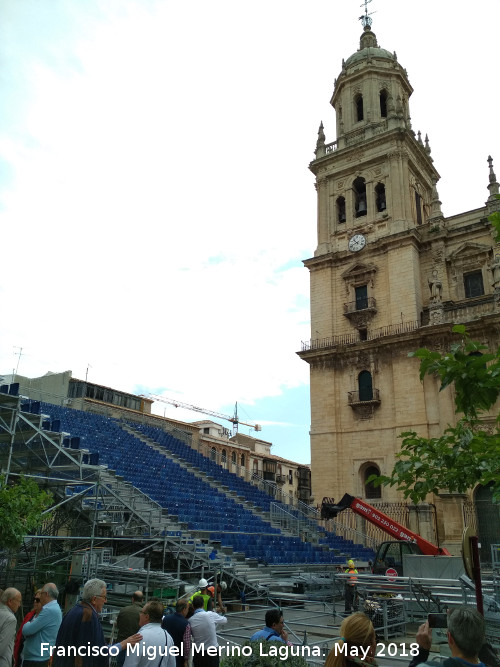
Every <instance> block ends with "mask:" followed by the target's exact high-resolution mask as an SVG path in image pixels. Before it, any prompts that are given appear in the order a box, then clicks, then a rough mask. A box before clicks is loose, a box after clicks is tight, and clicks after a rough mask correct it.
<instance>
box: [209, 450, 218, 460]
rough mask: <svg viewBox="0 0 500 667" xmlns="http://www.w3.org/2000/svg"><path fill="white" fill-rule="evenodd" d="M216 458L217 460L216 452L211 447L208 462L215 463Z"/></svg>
mask: <svg viewBox="0 0 500 667" xmlns="http://www.w3.org/2000/svg"><path fill="white" fill-rule="evenodd" d="M216 458H217V450H216V449H215V447H212V449H211V450H210V460H211V461H215V459H216Z"/></svg>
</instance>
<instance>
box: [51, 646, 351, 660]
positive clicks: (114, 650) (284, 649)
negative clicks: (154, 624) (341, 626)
mask: <svg viewBox="0 0 500 667" xmlns="http://www.w3.org/2000/svg"><path fill="white" fill-rule="evenodd" d="M346 648H347V647H346ZM40 653H41V657H42V658H48V656H49V655H50V656H52V655H55V656H58V657H62V658H66V657H77V656H78V657H81V658H87V657H94V658H95V657H97V656H100V655H102V656H109V657H113V656H117V655H118V653H120V648H119V646H116V645H115V646H90V642H89V643H88V644H87V646H57V647H56V646H51V645H50V644H48V643H45V642H44V643H42V645H41V647H40ZM198 654H199V655H208V656H211V657H215V656H219V657H233V656H245V657H249V656H251V655H252V654H253V647H252V646H238V645H237V644H226V646H207V647H206V648H205V647H204V646H203V644H191V655H193V656H194V655H198ZM126 655H137V656H140V657H147V658H149V659H150V660H155V659H156V657H157V656H168V655H172V656H182V657H183V656H184V651H183V646H182V645H181V647H180V648H178V647H177V646H171V647H170V648H167V647H166V646H161V647H160V646H144V644H141V643H139V644H136V645H135V646H127V648H126ZM259 655H260V656H273V657H277V658H280V659H281V660H287V658H289V657H291V656H303V657H317V658H320V657H321V649H320V648H319V646H299V645H296V646H287V645H286V644H281V643H278V642H265V643H262V644H260V649H259Z"/></svg>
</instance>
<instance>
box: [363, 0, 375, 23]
mask: <svg viewBox="0 0 500 667" xmlns="http://www.w3.org/2000/svg"><path fill="white" fill-rule="evenodd" d="M371 1H372V0H365V1H364V2H363V4H362V5H360V7H364V8H365V13H364V14H362V15H361V16H360V17H359V20H360V21H361V23H362V24H363V28H370V27H371V25H372V19H371V18H370V16H371V15H372V14H375V12H370V13H368V3H369V2H371Z"/></svg>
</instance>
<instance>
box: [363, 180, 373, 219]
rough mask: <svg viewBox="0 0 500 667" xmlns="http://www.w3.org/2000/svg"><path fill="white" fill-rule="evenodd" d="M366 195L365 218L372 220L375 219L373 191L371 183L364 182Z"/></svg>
mask: <svg viewBox="0 0 500 667" xmlns="http://www.w3.org/2000/svg"><path fill="white" fill-rule="evenodd" d="M365 194H366V218H367V220H373V219H374V218H375V191H374V189H373V181H365Z"/></svg>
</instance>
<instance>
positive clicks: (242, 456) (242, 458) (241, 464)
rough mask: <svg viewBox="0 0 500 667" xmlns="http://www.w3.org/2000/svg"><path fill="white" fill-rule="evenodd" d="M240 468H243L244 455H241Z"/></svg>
mask: <svg viewBox="0 0 500 667" xmlns="http://www.w3.org/2000/svg"><path fill="white" fill-rule="evenodd" d="M240 466H241V467H242V468H244V467H245V455H244V454H242V455H241V459H240Z"/></svg>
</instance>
